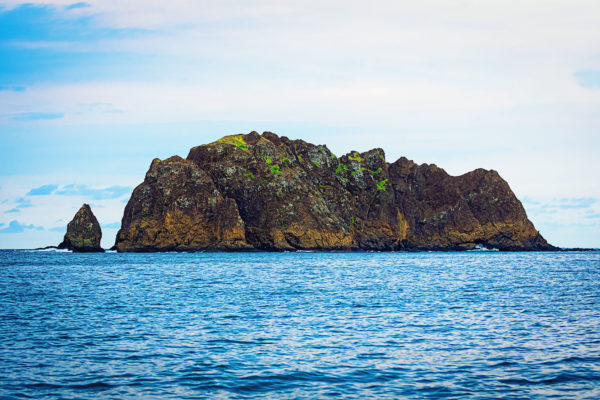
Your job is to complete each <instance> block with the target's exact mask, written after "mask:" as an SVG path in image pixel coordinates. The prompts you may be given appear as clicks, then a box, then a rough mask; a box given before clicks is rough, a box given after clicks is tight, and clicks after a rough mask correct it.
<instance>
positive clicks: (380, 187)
mask: <svg viewBox="0 0 600 400" xmlns="http://www.w3.org/2000/svg"><path fill="white" fill-rule="evenodd" d="M387 181H388V179H384V180H382V181H379V182H377V190H385V189H386V187H385V185H386V184H387Z"/></svg>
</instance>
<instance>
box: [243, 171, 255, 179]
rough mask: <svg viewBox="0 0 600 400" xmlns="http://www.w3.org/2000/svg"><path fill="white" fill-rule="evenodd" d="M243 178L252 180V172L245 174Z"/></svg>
mask: <svg viewBox="0 0 600 400" xmlns="http://www.w3.org/2000/svg"><path fill="white" fill-rule="evenodd" d="M244 176H245V177H246V178H254V174H253V173H252V172H248V173H247V174H244Z"/></svg>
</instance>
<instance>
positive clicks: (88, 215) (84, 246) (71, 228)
mask: <svg viewBox="0 0 600 400" xmlns="http://www.w3.org/2000/svg"><path fill="white" fill-rule="evenodd" d="M101 239H102V229H100V224H99V223H98V220H97V219H96V217H95V216H94V213H92V209H91V208H90V206H89V205H88V204H84V205H82V206H81V208H80V209H79V211H77V213H76V214H75V216H74V217H73V219H72V220H71V222H69V224H68V225H67V233H66V234H65V237H64V239H63V241H62V243H61V244H59V245H58V248H59V249H69V250H72V251H73V252H76V253H92V252H104V249H102V247H100V240H101Z"/></svg>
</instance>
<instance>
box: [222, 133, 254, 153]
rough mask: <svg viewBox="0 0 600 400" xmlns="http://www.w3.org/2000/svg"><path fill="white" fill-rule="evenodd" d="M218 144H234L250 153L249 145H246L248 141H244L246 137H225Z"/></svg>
mask: <svg viewBox="0 0 600 400" xmlns="http://www.w3.org/2000/svg"><path fill="white" fill-rule="evenodd" d="M218 142H220V143H227V144H232V145H234V146H235V147H237V148H238V149H240V150H244V151H245V152H246V153H249V151H248V145H247V144H246V141H245V140H244V137H243V136H242V135H238V136H230V137H225V138H222V139H219V140H218Z"/></svg>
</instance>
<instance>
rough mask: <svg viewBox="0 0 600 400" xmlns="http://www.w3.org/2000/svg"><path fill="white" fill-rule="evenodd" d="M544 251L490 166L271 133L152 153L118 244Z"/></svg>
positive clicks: (139, 247) (136, 247)
mask: <svg viewBox="0 0 600 400" xmlns="http://www.w3.org/2000/svg"><path fill="white" fill-rule="evenodd" d="M477 244H481V245H484V246H486V247H490V248H491V247H494V248H498V249H500V250H551V249H553V246H550V245H549V244H548V243H547V242H546V241H545V240H544V238H543V237H542V236H541V235H540V234H539V233H538V232H537V231H536V229H535V228H534V226H533V224H532V223H531V222H530V221H529V220H528V219H527V215H526V214H525V210H524V209H523V206H522V205H521V203H520V202H519V200H518V199H517V198H516V197H515V195H514V194H513V193H512V191H511V190H510V188H509V186H508V184H507V183H506V182H505V181H504V180H503V179H502V178H501V177H500V176H499V175H498V173H497V172H495V171H486V170H483V169H478V170H475V171H472V172H469V173H467V174H465V175H462V176H458V177H453V176H450V175H448V174H447V173H446V172H445V171H444V170H442V169H440V168H438V167H436V166H435V165H427V164H423V165H417V164H415V163H413V162H412V161H409V160H407V159H406V158H400V159H399V160H397V161H396V162H394V163H388V162H387V161H386V160H385V154H384V152H383V150H381V149H374V150H370V151H367V152H365V153H358V152H352V153H349V154H346V155H344V156H341V157H339V158H338V157H336V156H335V155H333V154H332V153H331V152H330V151H329V150H328V149H327V147H326V146H315V145H313V144H310V143H306V142H304V141H302V140H289V139H288V138H286V137H279V136H277V135H275V134H273V133H270V132H265V133H263V134H262V135H259V134H258V133H256V132H252V133H250V134H248V135H234V136H226V137H224V138H222V139H220V140H219V141H217V142H214V143H211V144H207V145H203V146H198V147H194V148H192V149H191V150H190V153H189V155H188V157H187V159H183V158H181V157H177V156H176V157H171V158H169V159H167V160H164V161H161V160H158V159H155V160H154V161H153V162H152V165H151V166H150V170H149V171H148V173H147V174H146V178H145V180H144V182H143V183H142V184H141V185H139V186H138V187H137V188H136V189H135V190H134V192H133V194H132V196H131V199H130V200H129V203H128V204H127V206H126V208H125V214H124V216H123V220H122V226H121V229H120V231H119V233H118V235H117V241H116V244H115V246H116V248H117V250H119V251H165V250H180V251H187V250H203V249H210V250H245V249H253V248H254V249H261V250H296V249H324V250H350V249H364V250H402V249H407V250H412V249H414V250H462V249H471V248H474V247H475V246H476V245H477Z"/></svg>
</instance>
